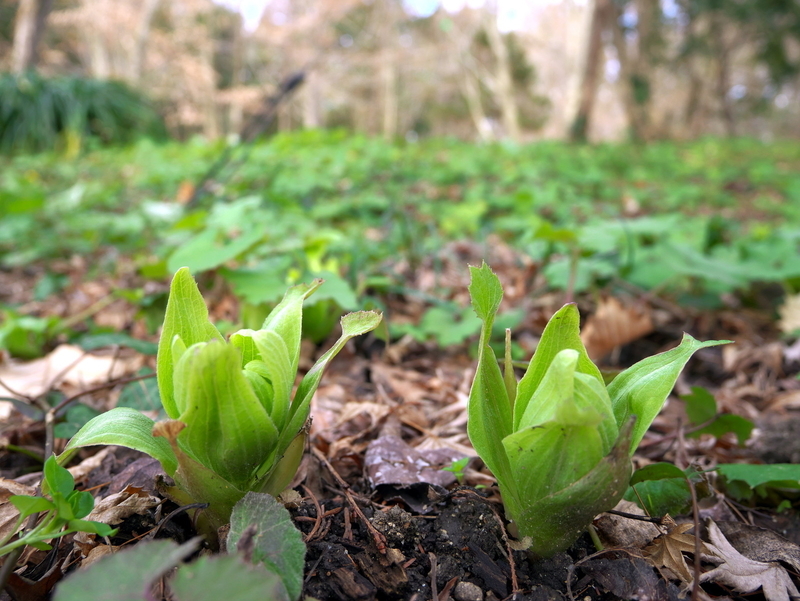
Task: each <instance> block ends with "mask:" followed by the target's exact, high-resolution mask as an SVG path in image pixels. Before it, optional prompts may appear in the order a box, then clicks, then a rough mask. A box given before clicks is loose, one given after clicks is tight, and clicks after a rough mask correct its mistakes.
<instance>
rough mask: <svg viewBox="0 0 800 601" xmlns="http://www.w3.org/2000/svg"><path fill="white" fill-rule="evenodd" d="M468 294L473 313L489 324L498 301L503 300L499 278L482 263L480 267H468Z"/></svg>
mask: <svg viewBox="0 0 800 601" xmlns="http://www.w3.org/2000/svg"><path fill="white" fill-rule="evenodd" d="M469 271H470V276H471V278H470V283H469V294H470V297H471V298H472V307H473V309H475V313H476V314H477V315H478V317H479V318H480V319H481V320H483V321H484V322H491V321H493V320H494V316H495V314H496V313H497V310H498V309H499V308H500V301H502V300H503V287H502V286H501V285H500V278H498V277H497V275H496V274H495V273H494V272H493V271H492V270H491V269H490V268H489V266H488V265H487V264H486V263H485V262H484V263H483V264H482V265H481V266H480V267H473V266H470V268H469Z"/></svg>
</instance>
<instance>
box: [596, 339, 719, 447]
mask: <svg viewBox="0 0 800 601" xmlns="http://www.w3.org/2000/svg"><path fill="white" fill-rule="evenodd" d="M727 343H728V341H726V340H709V341H708V342H700V341H698V340H695V339H694V338H692V337H691V336H689V334H684V335H683V340H682V341H681V344H680V345H679V346H677V347H676V348H674V349H672V350H669V351H667V352H665V353H660V354H658V355H654V356H652V357H648V358H646V359H643V360H641V361H639V362H638V363H636V364H635V365H633V366H631V367H629V368H628V369H626V370H625V371H623V372H622V373H621V374H619V375H618V376H617V377H616V378H614V380H613V381H612V382H611V384H609V386H608V394H609V396H610V397H611V404H612V406H613V407H614V417H615V418H616V420H617V423H618V424H621V423H624V422H625V421H627V419H628V418H629V417H630V416H631V415H635V416H636V425H635V426H634V430H633V436H632V438H631V448H630V453H631V455H633V452H634V451H635V450H636V447H638V446H639V442H640V441H641V440H642V437H643V436H644V433H645V432H647V429H648V428H649V427H650V424H652V423H653V420H654V419H655V417H656V415H658V412H659V411H661V406H662V405H663V404H664V401H666V400H667V396H669V393H670V392H671V391H672V387H673V386H675V381H676V380H677V379H678V376H679V375H680V373H681V370H682V369H683V367H684V365H686V362H687V361H689V358H690V357H691V356H692V355H693V354H694V353H695V352H696V351H698V350H700V349H702V348H707V347H710V346H717V345H720V344H727Z"/></svg>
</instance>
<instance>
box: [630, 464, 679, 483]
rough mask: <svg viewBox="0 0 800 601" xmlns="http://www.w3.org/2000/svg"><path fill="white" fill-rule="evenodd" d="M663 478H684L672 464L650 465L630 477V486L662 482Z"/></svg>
mask: <svg viewBox="0 0 800 601" xmlns="http://www.w3.org/2000/svg"><path fill="white" fill-rule="evenodd" d="M665 478H684V479H685V478H686V475H685V474H684V473H683V470H682V469H681V468H679V467H678V466H676V465H673V464H672V463H666V462H660V463H651V464H650V465H646V466H645V467H643V468H641V469H638V470H636V472H634V474H633V476H631V482H630V483H631V486H633V485H634V484H638V483H639V482H645V481H647V480H664V479H665Z"/></svg>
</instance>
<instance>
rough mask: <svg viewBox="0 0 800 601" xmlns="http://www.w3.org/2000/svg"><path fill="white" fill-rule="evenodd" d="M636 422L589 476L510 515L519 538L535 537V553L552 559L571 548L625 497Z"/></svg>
mask: <svg viewBox="0 0 800 601" xmlns="http://www.w3.org/2000/svg"><path fill="white" fill-rule="evenodd" d="M632 422H633V420H631V421H629V422H628V423H627V424H625V426H624V427H623V428H622V429H621V431H620V437H619V440H618V441H617V443H616V445H615V446H614V448H613V449H612V451H611V453H609V454H608V455H607V456H606V457H604V458H603V459H602V460H601V461H600V462H599V463H598V464H597V465H596V466H595V467H594V468H593V469H592V470H591V471H590V472H589V473H588V474H586V475H585V476H583V477H582V478H580V479H579V480H576V481H575V482H573V483H572V484H570V485H569V486H568V487H566V488H564V489H561V490H558V491H553V493H552V494H551V495H549V496H546V497H542V498H540V499H537V500H536V501H535V502H531V503H528V502H525V503H524V504H521V505H520V504H517V505H516V506H515V507H513V508H512V509H513V511H510V512H508V513H509V517H510V518H511V519H512V520H513V521H514V523H515V527H516V530H517V533H518V535H519V536H520V537H525V536H529V537H530V538H531V547H530V550H531V551H532V552H533V553H534V554H536V555H539V556H541V557H549V556H551V555H553V554H554V553H556V552H558V551H563V550H565V549H567V548H568V547H569V546H570V545H571V544H572V543H573V542H574V541H575V539H576V538H578V536H580V534H581V532H583V531H584V530H585V529H586V528H587V527H588V526H589V524H591V523H592V520H593V519H594V517H595V516H596V515H597V514H598V513H601V512H603V511H607V510H609V509H611V508H613V507H614V505H616V504H617V502H619V500H620V499H621V498H622V495H623V493H624V492H625V489H626V488H627V486H628V480H629V479H630V474H631V463H630V458H629V456H628V447H629V446H630V435H631V430H632V425H633V423H632ZM503 501H504V502H506V499H505V497H504V498H503Z"/></svg>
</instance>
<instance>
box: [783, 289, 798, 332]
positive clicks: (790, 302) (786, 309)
mask: <svg viewBox="0 0 800 601" xmlns="http://www.w3.org/2000/svg"><path fill="white" fill-rule="evenodd" d="M778 315H780V316H781V318H780V320H779V321H778V327H779V328H780V330H781V332H783V333H784V334H791V333H792V332H794V331H795V330H800V294H795V295H794V296H787V297H786V299H785V300H784V301H783V304H782V305H781V306H780V307H779V308H778Z"/></svg>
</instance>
